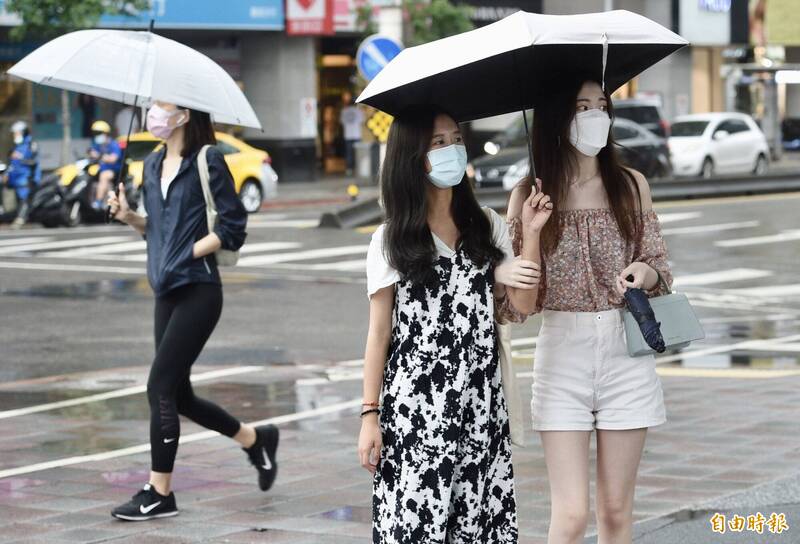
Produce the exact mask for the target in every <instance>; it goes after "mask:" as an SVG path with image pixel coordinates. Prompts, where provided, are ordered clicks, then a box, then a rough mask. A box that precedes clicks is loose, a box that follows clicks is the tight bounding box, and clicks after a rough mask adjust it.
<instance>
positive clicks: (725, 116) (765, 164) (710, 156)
mask: <svg viewBox="0 0 800 544" xmlns="http://www.w3.org/2000/svg"><path fill="white" fill-rule="evenodd" d="M669 150H670V156H671V159H672V169H673V172H674V174H675V175H676V176H700V177H704V178H710V177H711V176H714V175H715V174H747V173H752V174H755V175H762V174H765V173H766V172H767V169H768V168H769V146H768V145H767V139H766V137H765V136H764V133H763V132H761V129H760V128H759V127H758V125H756V123H755V121H753V118H752V117H750V116H749V115H745V114H743V113H733V112H727V113H698V114H693V115H683V116H681V117H678V118H677V119H676V120H675V122H674V123H673V124H672V129H671V135H670V138H669Z"/></svg>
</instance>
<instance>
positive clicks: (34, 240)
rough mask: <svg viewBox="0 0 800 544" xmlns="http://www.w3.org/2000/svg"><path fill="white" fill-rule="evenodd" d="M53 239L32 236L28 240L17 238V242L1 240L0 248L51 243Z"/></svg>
mask: <svg viewBox="0 0 800 544" xmlns="http://www.w3.org/2000/svg"><path fill="white" fill-rule="evenodd" d="M52 239H53V238H52V236H32V237H28V238H17V239H16V240H0V247H5V246H17V245H23V244H34V243H38V242H49V241H50V240H52Z"/></svg>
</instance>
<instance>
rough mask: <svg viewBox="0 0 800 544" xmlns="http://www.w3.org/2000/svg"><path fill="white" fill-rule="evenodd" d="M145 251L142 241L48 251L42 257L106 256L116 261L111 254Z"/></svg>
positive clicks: (144, 244) (145, 244)
mask: <svg viewBox="0 0 800 544" xmlns="http://www.w3.org/2000/svg"><path fill="white" fill-rule="evenodd" d="M144 249H147V242H145V241H144V240H137V241H135V242H120V243H117V244H107V245H102V246H94V247H79V248H78V249H65V250H62V251H48V252H45V253H42V254H41V256H42V257H56V258H58V259H68V258H74V257H86V256H94V255H99V256H102V255H105V254H108V258H109V259H117V258H118V257H117V256H116V255H112V254H113V253H125V252H128V251H142V250H144Z"/></svg>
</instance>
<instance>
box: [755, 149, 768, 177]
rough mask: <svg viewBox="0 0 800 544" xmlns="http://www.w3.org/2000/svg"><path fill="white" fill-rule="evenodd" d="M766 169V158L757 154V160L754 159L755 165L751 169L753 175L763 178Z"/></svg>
mask: <svg viewBox="0 0 800 544" xmlns="http://www.w3.org/2000/svg"><path fill="white" fill-rule="evenodd" d="M768 169H769V163H768V162H767V158H766V157H765V156H764V155H762V154H759V155H758V158H757V159H756V165H755V167H753V174H755V175H756V176H763V175H764V174H766V173H767V170H768Z"/></svg>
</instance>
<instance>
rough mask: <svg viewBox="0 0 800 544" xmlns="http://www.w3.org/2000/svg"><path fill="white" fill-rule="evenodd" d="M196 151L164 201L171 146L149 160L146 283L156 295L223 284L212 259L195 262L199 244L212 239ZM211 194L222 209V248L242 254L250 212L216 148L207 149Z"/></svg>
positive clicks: (219, 227)
mask: <svg viewBox="0 0 800 544" xmlns="http://www.w3.org/2000/svg"><path fill="white" fill-rule="evenodd" d="M198 152H199V151H197V152H194V153H192V154H191V155H190V156H188V157H184V158H183V160H182V161H181V165H180V167H179V168H178V173H177V174H176V176H175V178H174V179H173V180H172V183H170V185H169V189H168V191H167V198H166V199H164V198H162V196H161V163H162V161H163V160H164V156H165V155H166V146H162V147H161V148H160V149H158V150H156V151H154V152H152V153H151V154H150V155H148V156H147V158H146V159H145V161H144V182H143V184H142V188H143V191H142V192H143V196H142V198H143V202H144V208H145V211H146V212H147V229H146V230H145V239H146V240H147V278H148V280H150V286H151V287H152V288H153V291H154V292H155V294H156V296H157V297H158V296H162V295H164V294H166V293H168V292H169V291H171V290H173V289H175V288H176V287H180V286H182V285H187V284H190V283H214V284H217V285H222V283H221V281H220V277H219V270H218V269H217V261H216V259H215V257H214V255H213V254H211V255H208V256H206V257H202V258H200V259H195V258H194V257H193V254H192V249H193V247H194V243H195V242H196V241H197V240H200V239H201V238H203V237H205V236H206V235H208V223H207V219H206V203H205V200H204V199H203V187H202V186H201V184H200V174H199V173H198V170H197V153H198ZM207 158H208V172H209V186H210V188H211V194H212V195H213V196H214V203H215V204H216V206H217V213H218V221H217V226H216V227H215V229H214V232H215V233H216V235H217V236H219V239H220V240H221V241H222V248H223V249H230V250H238V249H239V248H240V247H242V244H244V239H245V237H246V236H247V233H246V232H245V228H246V227H247V211H246V210H245V209H244V206H243V205H242V203H241V201H240V200H239V197H238V196H237V194H236V189H235V187H234V184H233V178H232V176H231V172H230V170H228V165H227V164H226V163H225V159H224V158H223V155H222V153H221V152H220V151H219V149H217V148H216V147H210V148H208V152H207Z"/></svg>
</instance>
